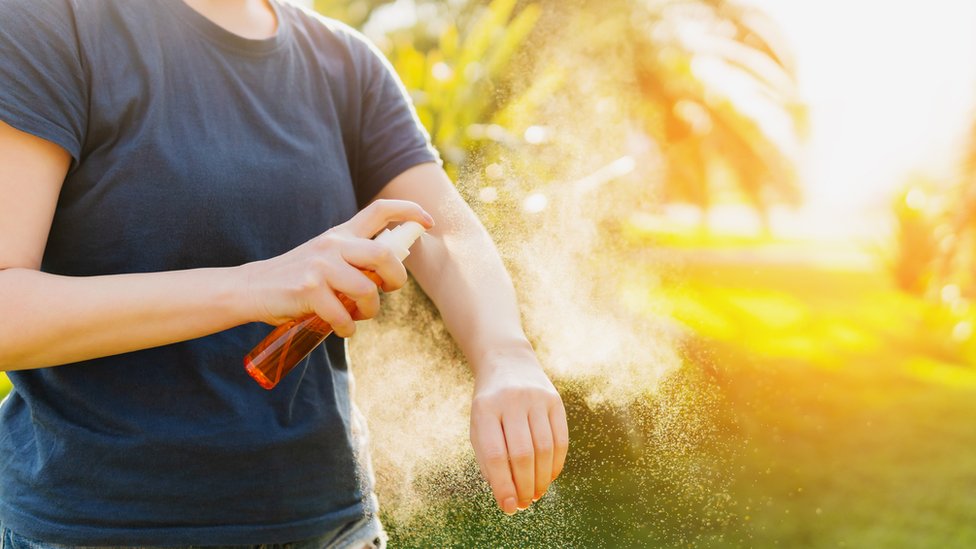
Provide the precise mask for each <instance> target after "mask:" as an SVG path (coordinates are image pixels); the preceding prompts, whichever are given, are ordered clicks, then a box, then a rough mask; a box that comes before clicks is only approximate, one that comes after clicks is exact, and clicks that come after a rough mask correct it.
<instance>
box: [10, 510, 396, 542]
mask: <svg viewBox="0 0 976 549" xmlns="http://www.w3.org/2000/svg"><path fill="white" fill-rule="evenodd" d="M84 547H85V549H109V548H108V547H92V546H84ZM190 547H195V548H199V549H204V547H202V546H187V547H186V549H190ZM385 548H386V533H385V532H384V531H383V526H382V525H381V524H380V521H379V519H378V518H377V517H376V516H375V515H371V516H367V517H364V518H362V519H360V520H358V521H355V522H350V523H348V524H345V525H343V526H340V527H339V528H336V529H334V530H332V531H330V532H328V533H326V534H324V535H321V536H318V537H314V538H311V539H306V540H300V541H295V542H291V543H275V544H264V545H232V546H218V547H210V548H207V549H385ZM0 549H82V547H80V546H73V545H63V544H60V543H48V542H46V541H40V540H35V539H31V538H28V537H25V536H22V535H20V534H18V533H17V532H14V531H12V530H11V529H10V528H7V527H6V526H3V525H0ZM116 549H118V548H116ZM129 549H152V548H151V547H140V546H129ZM160 549H161V548H160ZM170 549H172V548H170Z"/></svg>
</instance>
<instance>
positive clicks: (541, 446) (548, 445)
mask: <svg viewBox="0 0 976 549" xmlns="http://www.w3.org/2000/svg"><path fill="white" fill-rule="evenodd" d="M552 450H553V443H552V441H551V440H541V441H536V443H535V451H536V453H537V454H551V453H552Z"/></svg>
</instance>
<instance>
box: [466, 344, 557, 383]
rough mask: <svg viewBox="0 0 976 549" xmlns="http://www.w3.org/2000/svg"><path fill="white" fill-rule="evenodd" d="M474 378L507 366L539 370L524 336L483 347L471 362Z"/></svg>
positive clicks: (537, 362) (534, 355)
mask: <svg viewBox="0 0 976 549" xmlns="http://www.w3.org/2000/svg"><path fill="white" fill-rule="evenodd" d="M470 362H471V367H472V369H473V370H474V374H475V376H476V377H483V376H486V375H490V374H492V373H495V372H497V371H498V370H499V369H503V368H506V367H509V366H515V367H517V368H520V369H521V368H526V367H534V368H541V366H540V365H539V360H538V358H537V357H536V353H535V349H533V348H532V344H531V343H529V340H528V339H527V338H525V336H524V335H523V336H521V337H513V338H507V339H504V340H499V341H495V342H493V343H492V344H490V345H485V348H484V350H483V351H481V352H480V353H478V354H477V355H476V356H475V357H473V358H472V359H471V360H470Z"/></svg>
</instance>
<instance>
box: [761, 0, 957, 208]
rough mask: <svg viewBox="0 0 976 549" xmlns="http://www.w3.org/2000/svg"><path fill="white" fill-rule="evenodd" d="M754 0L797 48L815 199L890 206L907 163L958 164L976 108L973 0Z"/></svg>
mask: <svg viewBox="0 0 976 549" xmlns="http://www.w3.org/2000/svg"><path fill="white" fill-rule="evenodd" d="M750 1H751V2H752V3H754V4H756V5H759V6H760V7H762V8H763V9H764V10H765V11H766V12H767V13H768V14H770V15H771V16H772V17H773V18H774V19H775V20H776V21H777V22H778V23H779V24H780V25H781V27H782V29H783V31H784V33H785V35H786V39H787V40H788V41H789V42H790V44H791V47H792V48H793V52H794V54H795V57H796V61H797V65H798V70H799V75H798V77H799V80H800V87H801V93H802V94H803V96H804V98H805V99H806V100H807V102H808V104H809V106H810V109H811V113H810V114H811V126H812V127H811V131H812V134H811V140H810V142H809V149H808V154H807V156H806V158H805V162H804V173H805V179H806V196H807V199H808V202H809V204H810V207H811V209H813V210H816V211H818V212H821V213H825V212H833V215H834V216H836V215H837V213H838V212H839V211H843V212H845V213H854V211H862V212H863V211H864V210H865V208H869V207H873V208H878V207H886V206H887V202H888V197H889V196H891V193H892V191H893V189H894V188H895V187H896V186H897V185H899V184H901V183H902V182H904V179H905V177H906V174H907V173H909V172H911V171H926V172H930V173H933V172H934V173H945V171H946V170H947V169H949V167H951V163H952V162H953V160H954V159H955V158H956V155H957V154H958V144H959V141H960V139H961V135H962V133H963V132H965V130H966V129H967V128H968V127H969V125H970V123H971V120H972V119H973V116H976V62H974V61H976V58H974V52H976V2H972V1H970V0H911V1H909V0H897V1H889V2H883V1H882V0H817V1H812V0H750Z"/></svg>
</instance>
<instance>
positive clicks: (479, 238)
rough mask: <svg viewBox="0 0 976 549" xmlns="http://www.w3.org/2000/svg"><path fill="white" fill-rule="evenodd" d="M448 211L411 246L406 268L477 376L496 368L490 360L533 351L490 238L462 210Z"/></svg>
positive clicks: (513, 294)
mask: <svg viewBox="0 0 976 549" xmlns="http://www.w3.org/2000/svg"><path fill="white" fill-rule="evenodd" d="M452 210H453V211H452V212H451V215H447V216H442V217H441V218H440V219H438V223H437V225H436V226H435V227H434V228H433V229H432V230H431V231H430V232H429V233H428V234H426V235H424V237H423V238H422V239H421V241H420V243H419V244H418V245H415V246H414V248H413V251H412V253H411V255H410V257H408V258H407V266H408V267H409V268H410V271H411V273H412V274H413V275H414V277H415V278H416V279H417V282H418V283H419V284H420V286H421V288H423V290H424V292H426V293H427V295H428V296H429V297H430V298H431V300H432V301H433V302H434V305H435V306H436V307H437V309H438V311H439V312H440V314H441V317H442V318H443V320H444V323H445V325H446V327H447V329H448V331H450V333H451V335H452V336H453V337H454V339H455V341H457V343H458V345H459V346H460V348H461V350H462V352H463V353H464V355H465V356H466V357H467V359H468V361H469V362H470V364H471V365H472V367H473V368H474V369H475V372H476V373H479V370H481V369H483V368H487V367H490V366H491V365H492V364H497V363H498V361H496V360H493V358H496V357H499V356H517V355H523V356H525V355H531V353H532V347H531V345H530V344H529V342H528V340H527V338H526V336H525V333H524V331H523V329H522V323H521V317H520V313H519V308H518V303H517V299H516V295H515V289H514V287H513V286H512V281H511V278H510V277H509V275H508V272H507V271H506V269H505V266H504V264H503V263H502V260H501V257H500V256H499V254H498V251H497V249H496V248H495V245H494V243H493V242H492V241H491V238H490V236H489V235H488V233H487V232H486V231H485V229H484V227H483V226H482V225H481V223H480V222H479V221H478V219H477V217H476V216H475V215H474V213H473V212H471V210H470V209H468V208H467V207H466V206H465V207H458V206H455V207H454V208H452ZM458 210H460V211H458Z"/></svg>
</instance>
